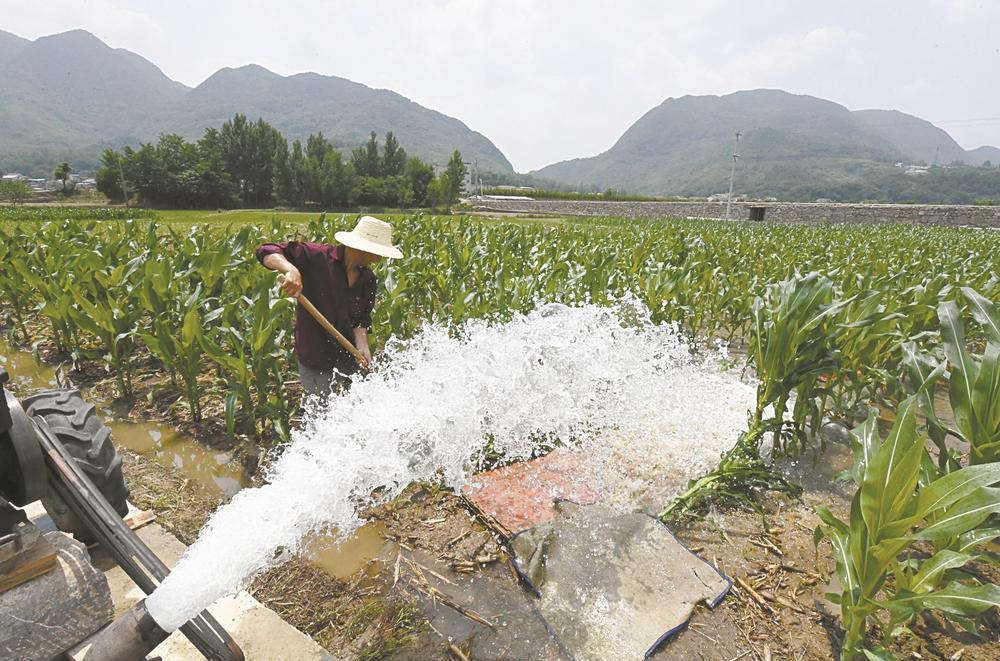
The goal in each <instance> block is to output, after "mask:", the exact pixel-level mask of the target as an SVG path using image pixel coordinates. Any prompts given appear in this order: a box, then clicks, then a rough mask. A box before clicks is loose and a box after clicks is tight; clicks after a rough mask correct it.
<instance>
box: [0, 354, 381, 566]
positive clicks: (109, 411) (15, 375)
mask: <svg viewBox="0 0 1000 661" xmlns="http://www.w3.org/2000/svg"><path fill="white" fill-rule="evenodd" d="M0 367H4V368H6V369H7V371H8V373H9V374H10V376H11V383H10V386H11V387H12V389H13V390H14V391H15V392H16V394H17V395H18V396H19V397H27V396H29V395H31V394H32V393H34V392H36V391H39V390H45V389H49V388H59V387H62V386H64V385H67V381H66V379H65V377H64V376H63V375H62V374H61V373H60V372H59V370H57V369H56V368H54V367H52V366H51V365H47V364H45V363H41V364H39V363H37V362H35V359H34V356H32V354H31V352H30V351H22V350H19V349H16V348H14V347H11V346H10V345H9V344H8V343H7V341H6V340H5V339H3V338H0ZM81 391H82V393H83V396H84V399H86V400H87V401H91V402H94V403H95V404H96V405H97V406H98V410H99V411H100V414H101V418H102V419H103V420H104V422H105V424H107V425H108V427H110V428H111V438H112V440H113V441H114V444H115V446H116V447H120V448H127V449H129V450H131V451H132V452H135V453H137V454H141V455H143V456H145V457H147V458H150V459H153V460H154V461H156V462H157V463H160V464H163V465H166V466H168V467H170V468H171V469H172V470H175V471H177V472H178V473H180V474H181V475H183V476H184V477H186V478H187V479H189V480H191V481H192V482H195V483H197V484H199V485H201V486H204V487H205V488H206V489H208V490H209V491H210V492H211V493H216V494H219V495H224V496H227V497H232V496H234V495H236V493H237V492H238V491H239V490H240V489H242V488H243V487H245V486H247V484H248V480H247V477H246V475H245V474H244V472H243V469H242V468H240V467H236V466H233V464H232V461H231V460H232V457H231V455H230V454H229V453H228V452H220V451H218V450H213V449H212V448H209V447H206V446H205V445H204V444H203V443H200V442H198V441H197V440H195V439H194V438H191V437H190V436H187V435H185V434H182V433H180V432H178V431H177V430H176V429H174V428H173V427H171V426H169V425H167V424H165V423H159V422H152V421H140V422H134V421H132V420H126V419H124V415H125V412H124V411H120V410H118V409H120V407H118V406H115V405H112V404H110V403H108V402H102V401H99V400H97V399H96V398H95V397H94V396H93V394H92V393H89V392H88V391H87V389H86V388H81ZM304 548H305V551H304V555H305V557H306V558H308V559H309V560H310V561H311V562H313V563H315V564H316V565H317V566H319V567H320V568H321V569H323V571H325V572H326V573H328V574H330V575H331V576H334V577H335V578H339V579H343V578H347V577H349V576H352V575H353V574H355V573H356V572H357V571H359V570H360V569H362V568H363V567H365V566H366V565H368V564H369V563H371V562H372V561H373V560H374V561H379V559H384V558H386V557H387V554H389V553H390V552H391V548H392V543H391V542H388V541H387V540H386V539H385V537H384V527H383V526H382V525H381V524H378V523H369V524H367V525H365V526H362V527H361V528H359V529H358V531H357V532H356V533H355V534H354V535H353V536H352V537H350V538H348V539H346V540H344V541H343V542H341V543H340V544H338V543H337V542H336V538H335V536H332V535H330V536H323V535H315V536H313V537H312V538H310V539H309V540H308V542H307V543H306V545H305V547H304Z"/></svg>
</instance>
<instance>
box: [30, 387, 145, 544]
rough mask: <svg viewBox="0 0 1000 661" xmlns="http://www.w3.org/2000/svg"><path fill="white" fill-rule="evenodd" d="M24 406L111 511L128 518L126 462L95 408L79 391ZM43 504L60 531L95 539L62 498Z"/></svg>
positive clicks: (41, 396)
mask: <svg viewBox="0 0 1000 661" xmlns="http://www.w3.org/2000/svg"><path fill="white" fill-rule="evenodd" d="M22 404H23V406H24V411H25V413H27V414H28V416H29V417H34V416H39V417H41V418H42V419H43V420H45V422H46V424H48V426H49V429H51V430H52V432H53V433H54V434H55V435H56V436H57V437H58V438H59V440H60V441H62V443H63V445H64V446H66V450H68V451H69V453H70V454H71V455H72V456H73V458H74V459H76V463H77V465H78V466H79V467H80V468H81V469H82V470H83V472H85V473H86V474H87V477H89V478H90V480H91V481H92V482H93V483H94V486H96V487H97V488H98V489H99V490H100V492H101V494H103V495H104V497H105V498H106V499H107V501H108V502H109V503H110V504H111V507H113V508H114V510H115V511H116V512H118V514H119V515H121V516H125V515H126V514H127V513H128V503H127V502H126V501H127V499H128V487H126V486H125V478H124V476H123V475H122V458H121V457H120V456H118V452H117V451H116V450H115V446H114V445H113V444H112V443H111V429H109V428H108V426H107V425H105V424H104V423H103V422H102V421H101V419H100V418H99V417H98V416H97V412H96V411H95V406H94V405H93V404H89V403H87V402H85V401H84V399H83V397H82V396H81V395H80V391H79V390H77V389H75V388H74V389H71V390H46V391H44V392H40V393H38V394H37V395H32V396H31V397H28V398H26V399H24V400H23V402H22ZM42 504H43V505H45V509H46V511H48V513H49V516H51V517H52V520H53V521H55V523H56V525H57V526H58V527H59V529H60V530H62V531H63V532H68V533H72V534H73V535H74V536H76V537H77V539H80V540H83V541H91V540H92V539H93V534H92V533H91V532H90V531H89V530H87V528H86V527H85V526H84V525H83V524H82V523H81V522H80V520H79V519H78V518H77V517H76V515H75V514H73V512H72V510H70V509H69V507H67V506H66V503H64V502H63V500H62V499H61V498H60V497H59V496H57V495H55V494H53V493H49V494H48V495H47V496H45V497H43V498H42Z"/></svg>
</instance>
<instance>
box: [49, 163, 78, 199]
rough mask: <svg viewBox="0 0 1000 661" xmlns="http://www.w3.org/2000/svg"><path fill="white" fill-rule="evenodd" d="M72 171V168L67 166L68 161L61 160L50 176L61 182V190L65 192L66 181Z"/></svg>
mask: <svg viewBox="0 0 1000 661" xmlns="http://www.w3.org/2000/svg"><path fill="white" fill-rule="evenodd" d="M72 171H73V168H71V167H70V166H69V163H67V162H66V161H63V162H62V163H60V164H59V165H57V166H56V169H55V170H54V171H53V172H52V178H53V179H55V180H56V181H60V182H62V191H63V192H64V193H65V192H66V182H67V181H68V180H69V175H70V173H71V172H72Z"/></svg>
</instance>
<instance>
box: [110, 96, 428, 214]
mask: <svg viewBox="0 0 1000 661" xmlns="http://www.w3.org/2000/svg"><path fill="white" fill-rule="evenodd" d="M101 163H102V165H101V167H100V168H98V170H97V173H96V179H97V187H98V190H99V191H101V192H102V193H104V194H105V195H107V196H108V197H109V198H111V199H114V200H124V198H125V191H128V192H129V193H130V194H133V193H134V194H137V195H138V197H139V199H140V200H141V201H142V202H144V203H147V204H151V205H154V206H165V207H174V208H202V209H205V208H209V209H211V208H230V207H234V206H244V207H255V208H260V207H270V206H272V205H274V204H275V203H276V202H280V203H283V204H288V205H292V206H305V205H319V206H322V207H325V208H335V209H336V208H339V209H345V208H349V207H352V206H355V205H357V204H361V205H364V206H372V207H385V206H388V207H397V208H407V207H412V206H415V205H416V206H421V205H424V204H426V203H427V189H428V186H429V184H430V182H431V180H432V179H433V177H434V172H433V169H432V168H431V166H429V165H427V164H425V163H423V162H422V161H420V159H417V158H410V159H407V156H406V151H405V150H404V149H403V148H402V147H401V146H400V144H399V142H398V141H397V140H396V138H395V136H394V135H393V134H392V133H391V132H390V133H388V134H387V135H386V138H385V148H384V150H382V151H381V152H380V149H379V144H378V138H377V136H376V134H375V133H374V132H372V134H371V138H370V140H369V141H368V143H367V144H366V145H364V146H362V147H358V148H357V149H355V150H354V151H353V152H352V154H351V158H350V160H349V162H345V161H344V158H343V156H342V155H341V153H340V152H339V151H338V150H336V149H334V147H333V145H332V144H330V142H329V141H328V140H327V139H326V138H325V137H324V136H323V134H322V133H318V134H312V135H310V136H309V137H308V139H307V140H306V144H305V147H303V145H302V143H301V142H300V141H299V140H295V141H294V142H293V143H292V145H291V148H290V149H289V146H288V143H287V142H286V141H285V138H284V136H282V134H281V133H279V132H278V131H277V130H276V129H275V128H274V127H272V126H270V125H269V124H267V122H265V121H263V120H261V119H258V120H257V121H256V122H250V121H248V120H247V118H246V117H245V116H244V115H241V114H238V115H236V116H235V117H233V119H231V120H229V121H227V122H226V123H225V124H223V125H222V128H221V129H219V130H216V129H214V128H209V129H206V130H205V133H204V135H203V136H202V138H201V140H199V141H198V142H197V143H189V142H187V141H186V140H184V139H183V138H182V137H181V136H179V135H176V134H164V135H161V136H160V138H159V141H158V142H157V143H156V144H152V143H149V144H143V145H141V146H140V147H139V149H137V150H136V149H132V148H131V147H126V148H125V149H124V150H122V152H121V153H118V152H116V151H114V150H112V149H107V150H105V151H104V154H103V155H102V157H101Z"/></svg>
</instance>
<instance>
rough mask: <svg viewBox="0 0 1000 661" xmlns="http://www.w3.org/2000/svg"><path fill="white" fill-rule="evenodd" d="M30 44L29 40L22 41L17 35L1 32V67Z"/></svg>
mask: <svg viewBox="0 0 1000 661" xmlns="http://www.w3.org/2000/svg"><path fill="white" fill-rule="evenodd" d="M30 43H31V42H30V41H28V40H27V39H22V38H21V37H19V36H17V35H16V34H11V33H10V32H4V31H3V30H0V66H2V65H3V64H4V63H5V62H7V60H10V59H11V58H13V57H14V56H15V55H17V54H18V53H19V52H20V50H21V49H22V48H24V47H25V46H27V45H28V44H30Z"/></svg>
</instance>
